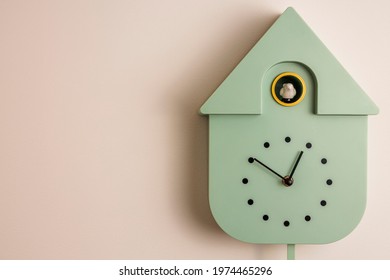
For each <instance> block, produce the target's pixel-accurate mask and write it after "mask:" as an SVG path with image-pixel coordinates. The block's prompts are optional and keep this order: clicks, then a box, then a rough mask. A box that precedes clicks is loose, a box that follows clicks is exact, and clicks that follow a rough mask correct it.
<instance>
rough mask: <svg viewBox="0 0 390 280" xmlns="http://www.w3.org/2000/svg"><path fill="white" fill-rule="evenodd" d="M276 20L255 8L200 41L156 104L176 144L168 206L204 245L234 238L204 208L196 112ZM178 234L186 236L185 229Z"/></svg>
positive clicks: (204, 129) (204, 157)
mask: <svg viewBox="0 0 390 280" xmlns="http://www.w3.org/2000/svg"><path fill="white" fill-rule="evenodd" d="M278 16H279V14H276V13H274V12H270V11H265V10H264V9H263V10H260V12H257V14H255V13H254V14H253V17H252V18H247V19H246V21H245V22H237V24H238V25H240V26H235V28H233V29H225V30H224V31H223V32H226V34H227V35H226V36H225V37H226V38H225V39H227V40H225V41H223V42H221V41H213V40H209V41H208V42H205V43H204V46H203V48H204V49H202V46H199V49H198V51H197V52H198V56H197V57H196V59H195V58H194V60H193V61H192V63H191V64H190V65H186V67H184V68H186V69H181V71H180V75H179V77H176V79H175V80H174V81H171V82H172V84H171V85H170V86H169V87H168V90H169V91H170V92H169V93H167V94H166V95H165V96H164V98H166V97H167V96H169V97H170V99H169V100H166V99H162V100H160V101H161V105H162V106H164V104H165V105H166V106H167V107H166V108H165V109H164V111H169V114H172V118H171V120H172V127H170V128H169V129H171V131H172V133H170V134H171V135H172V136H173V138H172V139H171V140H172V142H173V143H177V145H176V148H175V149H176V150H175V151H174V153H175V157H177V158H176V160H177V161H178V162H179V163H180V170H176V171H175V172H174V173H175V174H176V177H175V179H174V180H175V181H176V182H175V184H174V185H175V186H174V191H173V192H172V197H173V200H172V203H175V204H176V206H175V213H176V215H177V218H178V219H179V220H182V221H183V222H184V221H185V223H186V224H185V226H186V227H190V230H191V231H193V232H195V233H196V234H198V235H199V234H200V235H201V236H202V239H206V240H208V241H207V242H210V243H211V242H215V241H217V243H219V245H222V246H225V245H228V244H229V243H230V242H233V243H234V242H236V241H237V240H235V239H233V238H232V237H230V236H229V235H227V234H226V233H225V232H224V231H223V230H222V229H221V228H220V227H219V226H218V224H217V223H216V221H215V220H214V218H213V216H212V213H211V210H210V206H209V198H208V176H209V171H208V157H209V146H208V145H209V143H208V139H209V133H208V130H209V117H208V116H207V115H201V114H200V113H199V110H200V107H201V106H202V105H203V103H204V102H206V100H207V99H208V98H209V97H210V96H211V95H212V93H213V92H214V91H215V90H216V88H217V87H218V86H219V85H220V84H221V83H222V82H223V80H224V79H225V78H226V76H227V75H228V74H229V73H230V72H231V71H232V70H233V69H234V68H235V67H236V65H237V64H238V63H239V62H240V61H241V59H242V58H243V57H244V56H245V55H246V54H247V53H248V51H249V50H250V49H251V48H252V47H253V46H254V45H255V44H256V42H257V41H258V40H259V38H261V37H262V36H263V34H264V33H265V32H266V31H267V30H268V28H269V27H270V26H271V25H272V24H273V22H274V21H275V20H276V19H277V18H278ZM226 46H229V47H226ZM202 51H203V52H204V53H203V54H202ZM178 132H180V133H178ZM176 165H177V164H176ZM176 165H175V166H176ZM183 230H184V231H185V232H186V231H188V228H185V229H183ZM195 233H194V234H195ZM215 245H216V244H215ZM259 246H260V247H259ZM262 246H263V245H255V247H256V248H257V249H258V248H260V249H261V250H259V251H257V252H258V253H255V256H254V257H255V258H259V259H269V252H268V251H267V250H268V249H266V248H268V245H264V246H267V247H264V248H263V247H262ZM271 246H272V245H271ZM233 247H234V246H233ZM244 247H246V246H244ZM246 248H248V247H246ZM262 248H263V249H262ZM262 252H264V254H263V253H262ZM237 253H238V252H237ZM237 257H239V255H237ZM222 258H223V257H222Z"/></svg>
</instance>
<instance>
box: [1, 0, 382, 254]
mask: <svg viewBox="0 0 390 280" xmlns="http://www.w3.org/2000/svg"><path fill="white" fill-rule="evenodd" d="M389 3H390V2H389V1H386V0H371V1H352V0H351V1H336V0H332V1H312V0H301V1H298V0H297V1H282V0H273V1H264V0H246V1H242V0H230V1H227V0H215V1H206V0H188V1H180V0H167V1H157V0H156V1H148V0H147V1H140V0H139V1H136V0H133V1H124V0H122V1H119V0H114V1H112V0H110V1H109V0H90V1H80V0H77V1H76V0H66V1H65V0H63V1H52V0H36V1H27V0H25V1H22V0H2V1H0V130H1V134H0V135H1V137H0V225H1V226H0V258H1V259H284V258H285V256H286V247H285V246H283V245H267V246H266V245H253V244H245V243H241V242H239V241H236V240H234V239H232V238H231V237H229V236H227V235H226V234H225V233H223V232H222V231H221V230H220V229H219V227H218V226H217V225H216V223H215V222H214V220H213V218H212V216H211V214H210V211H209V207H208V199H207V152H208V147H207V135H208V132H207V129H208V119H207V117H204V116H200V115H198V113H197V112H198V109H199V107H200V106H201V104H202V103H203V102H204V101H205V100H206V99H207V98H208V97H209V96H210V95H211V94H212V92H213V91H214V89H215V88H216V87H217V86H218V85H219V84H220V83H221V82H222V80H223V79H224V78H225V77H226V75H227V74H228V73H229V72H230V71H231V70H232V69H233V68H234V66H235V65H236V64H237V63H238V62H239V61H240V60H241V59H242V57H243V56H244V55H245V54H246V53H247V52H248V50H249V49H250V48H251V47H252V46H253V45H254V44H255V43H256V42H257V40H258V39H259V38H260V37H261V36H262V35H263V34H264V32H265V31H266V30H267V29H268V28H269V27H270V26H271V24H272V23H273V22H274V21H275V20H276V18H277V17H278V16H279V15H280V13H282V12H283V11H284V10H285V9H286V8H287V7H288V6H293V7H294V8H295V9H296V10H297V12H298V13H299V14H300V15H301V16H302V17H303V18H304V19H305V21H306V22H307V23H308V24H309V25H310V26H311V27H312V29H313V30H314V31H315V32H316V34H317V35H318V36H319V37H320V38H321V39H322V41H323V42H324V43H325V44H326V45H327V46H328V48H329V49H330V50H331V51H332V52H333V53H334V55H335V56H336V57H337V58H338V59H339V61H340V62H341V63H342V64H343V65H344V66H345V68H346V69H347V70H348V71H349V73H350V74H351V75H352V76H353V77H354V78H355V79H356V80H357V81H358V83H359V84H360V85H361V87H362V88H363V89H365V90H366V92H367V93H368V95H369V96H370V97H371V98H372V99H373V100H374V101H375V102H376V103H377V104H378V106H379V107H380V109H381V113H380V115H378V116H371V117H369V136H368V138H369V139H368V140H369V150H368V160H369V162H368V164H369V168H368V186H369V189H368V204H367V210H366V213H365V216H364V218H363V220H362V222H361V224H360V225H359V226H358V227H357V229H356V230H355V231H354V232H353V233H352V234H351V235H349V236H348V237H346V238H345V239H343V240H341V241H338V242H336V243H332V244H328V245H299V246H297V249H296V250H297V251H296V257H297V258H298V259H390V240H389V236H390V217H389V215H390V183H389V182H390V180H389V169H390V159H389V158H390V156H389V155H390V148H389V143H390V135H389V122H390V114H389V110H388V108H389V107H390V97H389V96H390V91H389V85H388V80H389V73H390V72H389V65H390V55H389V52H390V39H389V38H390V37H389V34H390V17H389V14H388V11H389V9H390V4H389Z"/></svg>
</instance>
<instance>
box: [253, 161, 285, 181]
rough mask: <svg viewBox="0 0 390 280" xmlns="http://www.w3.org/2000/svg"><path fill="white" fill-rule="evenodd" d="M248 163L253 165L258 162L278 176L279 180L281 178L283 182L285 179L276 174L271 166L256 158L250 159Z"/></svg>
mask: <svg viewBox="0 0 390 280" xmlns="http://www.w3.org/2000/svg"><path fill="white" fill-rule="evenodd" d="M248 161H249V162H250V163H253V162H255V161H256V162H257V163H259V164H261V165H262V166H264V167H265V168H267V169H268V170H269V171H271V172H272V173H274V174H275V175H276V176H278V177H279V178H281V179H282V180H283V179H284V177H283V176H282V175H280V174H279V173H278V172H276V171H275V170H273V169H272V168H270V167H269V166H267V165H265V164H264V163H262V162H261V161H260V160H258V159H257V158H254V157H250V158H249V159H248Z"/></svg>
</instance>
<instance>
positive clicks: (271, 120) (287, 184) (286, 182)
mask: <svg viewBox="0 0 390 280" xmlns="http://www.w3.org/2000/svg"><path fill="white" fill-rule="evenodd" d="M283 73H296V75H297V76H299V77H300V78H301V79H302V80H303V82H304V84H305V87H306V94H305V95H304V98H301V100H300V102H299V103H296V104H295V105H294V106H285V104H281V103H280V102H277V101H276V100H275V96H274V95H273V94H272V92H271V91H272V90H271V89H272V87H273V84H274V81H275V78H277V77H280V75H281V74H283ZM289 75H290V74H289ZM262 87H263V88H262V89H263V92H268V93H269V94H263V104H264V108H263V110H264V114H263V115H212V116H210V167H209V168H210V174H209V180H210V182H209V200H210V206H211V210H212V213H213V216H214V218H215V220H216V221H217V223H218V224H219V225H220V227H221V228H222V229H223V230H224V231H225V232H226V233H228V234H229V235H231V236H233V237H235V238H237V239H239V240H242V241H246V242H252V243H280V244H298V243H329V242H333V241H336V240H338V239H340V238H342V237H344V236H346V235H347V234H349V233H350V232H351V231H352V230H353V229H354V228H355V227H356V225H357V224H358V223H359V221H360V219H361V217H362V215H363V212H364V209H365V201H366V154H365V151H366V126H367V122H366V117H365V116H363V117H356V116H318V115H315V114H314V111H315V107H314V100H315V83H314V79H313V77H312V76H311V74H310V73H309V71H307V70H306V69H305V68H304V67H302V66H300V65H296V64H292V63H288V64H279V65H277V66H275V67H274V68H272V69H270V70H269V72H268V73H267V76H266V77H264V79H263V85H262ZM301 96H302V95H301ZM287 97H288V96H287ZM283 98H284V97H283ZM283 98H282V99H281V100H283ZM287 102H288V101H287Z"/></svg>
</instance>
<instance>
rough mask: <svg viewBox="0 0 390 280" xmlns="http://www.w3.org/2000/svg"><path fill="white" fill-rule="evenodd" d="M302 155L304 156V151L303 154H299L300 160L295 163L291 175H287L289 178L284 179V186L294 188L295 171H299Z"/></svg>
mask: <svg viewBox="0 0 390 280" xmlns="http://www.w3.org/2000/svg"><path fill="white" fill-rule="evenodd" d="M302 155H303V151H301V152H300V153H299V156H298V159H297V161H296V162H295V164H294V166H293V169H292V170H291V173H290V175H287V176H285V177H284V178H283V180H282V182H283V184H284V185H285V186H286V187H290V186H292V184H293V183H294V179H293V175H294V172H295V169H297V166H298V163H299V161H300V160H301V157H302Z"/></svg>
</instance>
